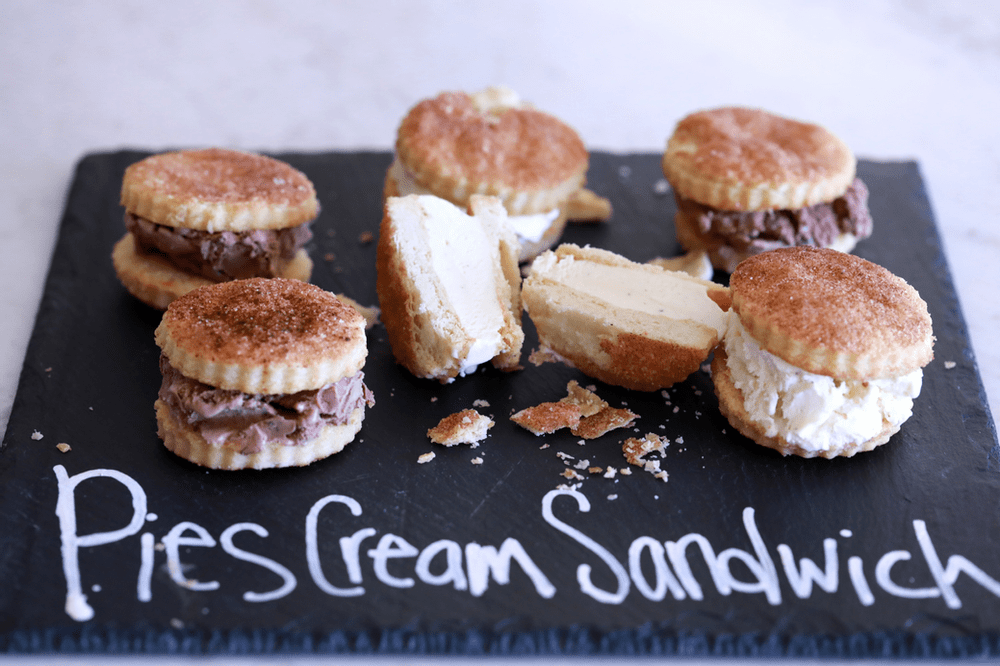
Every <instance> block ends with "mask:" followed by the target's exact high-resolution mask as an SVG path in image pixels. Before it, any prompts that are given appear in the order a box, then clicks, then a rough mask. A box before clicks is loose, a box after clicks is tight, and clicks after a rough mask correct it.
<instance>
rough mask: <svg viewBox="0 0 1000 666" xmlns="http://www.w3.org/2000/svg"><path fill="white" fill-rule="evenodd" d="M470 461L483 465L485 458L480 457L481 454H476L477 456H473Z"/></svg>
mask: <svg viewBox="0 0 1000 666" xmlns="http://www.w3.org/2000/svg"><path fill="white" fill-rule="evenodd" d="M469 462H471V463H472V464H473V465H482V464H483V459H482V458H480V457H479V456H476V457H475V458H473V459H472V460H470V461H469Z"/></svg>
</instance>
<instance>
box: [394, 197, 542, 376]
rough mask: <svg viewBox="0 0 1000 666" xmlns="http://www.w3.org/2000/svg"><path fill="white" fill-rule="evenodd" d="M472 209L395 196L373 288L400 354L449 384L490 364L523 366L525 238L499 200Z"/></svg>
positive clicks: (478, 201) (410, 365)
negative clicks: (521, 252) (521, 264)
mask: <svg viewBox="0 0 1000 666" xmlns="http://www.w3.org/2000/svg"><path fill="white" fill-rule="evenodd" d="M469 205H470V209H469V212H468V213H466V211H465V210H463V209H461V208H458V207H456V206H455V205H454V204H452V203H450V202H448V201H446V200H444V199H441V198H439V197H435V196H431V195H412V194H411V195H408V196H405V197H389V198H388V199H387V200H386V203H385V213H384V216H383V219H382V224H381V227H380V230H379V241H378V248H377V251H376V269H377V278H376V289H377V291H378V299H379V306H380V308H381V311H382V323H383V325H384V326H385V330H386V334H387V335H388V338H389V344H390V346H391V347H392V353H393V355H394V356H395V358H396V360H397V361H398V362H399V363H400V364H402V365H403V366H404V367H406V368H407V369H408V370H409V371H410V372H412V373H413V374H414V375H416V376H418V377H423V378H428V379H437V380H439V381H442V382H450V381H452V380H454V379H455V377H458V376H462V375H466V374H469V373H470V372H473V371H474V370H475V369H476V368H477V367H479V366H480V365H482V364H484V363H491V364H492V365H493V366H494V367H496V368H499V369H501V370H514V369H516V368H518V367H520V357H521V346H522V344H523V342H524V332H523V331H522V330H521V300H520V286H521V274H520V272H519V270H518V265H517V252H518V243H517V239H516V238H515V237H514V234H513V232H512V231H511V229H510V227H509V226H508V225H507V224H506V217H507V212H506V210H505V209H504V207H503V204H502V203H501V202H500V200H499V199H497V198H495V197H485V196H479V195H473V196H472V197H470V201H469Z"/></svg>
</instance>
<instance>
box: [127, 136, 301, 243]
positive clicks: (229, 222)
mask: <svg viewBox="0 0 1000 666" xmlns="http://www.w3.org/2000/svg"><path fill="white" fill-rule="evenodd" d="M121 203H122V205H123V206H125V209H126V210H128V211H129V212H130V213H132V214H134V215H138V216H139V217H144V218H146V219H147V220H150V221H152V222H156V223H157V224H164V225H167V226H170V227H184V228H187V229H198V230H202V231H211V232H216V231H248V230H251V229H283V228H286V227H294V226H298V225H300V224H303V223H305V222H309V221H310V220H312V219H314V218H315V217H316V215H317V214H318V212H319V203H318V201H317V200H316V189H315V188H314V187H313V184H312V182H311V181H310V180H309V179H308V178H307V177H306V175H305V174H303V173H302V172H301V171H298V170H297V169H294V168H292V167H291V166H290V165H288V164H286V163H284V162H282V161H280V160H276V159H273V158H270V157H265V156H263V155H256V154H253V153H243V152H237V151H234V150H224V149H221V148H209V149H206V150H183V151H179V152H173V153H162V154H159V155H153V156H151V157H147V158H146V159H144V160H141V161H139V162H136V163H135V164H133V165H131V166H129V167H128V168H127V169H126V170H125V176H124V178H123V179H122V192H121Z"/></svg>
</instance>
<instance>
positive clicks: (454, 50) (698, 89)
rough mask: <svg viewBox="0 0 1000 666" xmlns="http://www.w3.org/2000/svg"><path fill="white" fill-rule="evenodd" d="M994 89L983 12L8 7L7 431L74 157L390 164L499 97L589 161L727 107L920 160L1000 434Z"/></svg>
mask: <svg viewBox="0 0 1000 666" xmlns="http://www.w3.org/2000/svg"><path fill="white" fill-rule="evenodd" d="M998 71H1000V4H997V3H972V2H957V1H952V2H929V1H926V2H920V1H907V0H818V1H816V2H811V3H806V2H801V1H800V0H768V1H758V2H742V1H739V0H716V1H712V2H684V3H680V2H677V3H673V2H641V1H639V0H618V1H617V2H606V1H603V0H573V1H558V2H547V3H543V2H532V1H529V0H515V1H508V2H504V3H497V2H482V1H478V0H477V1H475V2H443V1H441V2H410V3H407V2H381V3H380V2H375V1H373V0H364V1H341V2H320V1H315V2H296V1H289V0H282V1H277V0H257V1H255V2H234V1H223V2H203V1H202V0H172V1H171V2H169V3H166V2H157V3H143V2H127V1H124V0H116V1H105V2H99V1H97V0H91V1H87V2H80V3H68V2H52V3H47V2H4V3H2V8H0V284H2V285H3V288H2V289H0V320H2V321H3V322H4V323H3V325H2V326H0V432H2V431H3V430H5V428H6V424H7V419H8V417H9V414H10V408H11V403H12V401H13V398H14V393H15V390H16V386H17V379H18V375H19V372H20V369H21V364H22V361H23V357H24V352H25V349H26V346H27V342H28V338H29V335H30V332H31V328H32V324H33V321H34V316H35V312H36V310H37V308H38V304H39V300H40V297H41V293H42V286H43V282H44V279H45V276H46V273H47V270H48V265H49V261H50V257H51V253H52V249H53V246H54V242H55V237H56V233H57V228H58V223H59V220H60V215H61V212H62V207H63V205H64V202H65V197H66V195H67V189H68V186H69V183H70V180H71V177H72V173H73V169H74V166H75V163H76V161H77V160H78V159H79V158H80V157H81V156H82V155H84V154H86V153H89V152H95V151H105V150H113V149H117V148H123V147H130V148H141V149H150V150H157V149H161V148H170V147H180V146H208V145H219V146H226V147H232V148H242V149H250V150H266V151H282V150H303V151H327V150H339V149H358V148H376V149H390V148H391V146H392V142H393V140H394V136H395V131H396V127H397V124H398V122H399V120H400V118H401V117H402V116H403V114H404V113H405V112H406V110H407V109H408V108H409V107H410V106H412V105H413V104H414V103H415V102H417V101H419V100H420V99H423V98H425V97H428V96H431V95H434V94H436V93H437V92H440V91H442V90H478V89H480V88H483V87H485V86H487V85H492V84H506V85H508V86H510V87H512V88H514V89H516V90H517V91H519V92H520V93H521V95H522V96H523V97H524V98H526V99H528V100H530V101H532V102H533V103H534V104H535V105H536V106H538V107H539V108H541V109H544V110H547V111H549V112H551V113H554V114H555V115H558V116H559V117H561V118H562V119H564V120H565V121H567V122H568V123H570V124H571V125H573V126H574V127H575V128H576V129H577V130H578V131H579V132H580V134H581V136H583V138H584V140H585V141H586V142H587V144H588V145H589V147H590V148H591V149H594V150H611V151H620V152H628V151H661V150H662V149H663V146H664V143H665V141H666V138H667V136H668V135H669V134H670V132H671V130H672V128H673V125H674V123H675V122H676V121H677V120H678V119H679V118H681V117H682V116H684V115H685V114H687V113H689V112H690V111H693V110H696V109H701V108H706V107H712V106H719V105H729V104H740V105H750V106H759V107H762V108H766V109H769V110H772V111H775V112H778V113H781V114H784V115H788V116H792V117H796V118H800V119H804V120H810V121H814V122H818V123H821V124H823V125H825V126H827V127H828V128H829V129H831V130H833V131H834V132H835V133H837V134H838V135H840V136H841V137H842V138H843V139H844V140H845V141H846V142H847V143H848V144H849V145H850V146H851V147H852V148H853V149H854V151H855V153H856V154H857V155H858V156H859V157H860V158H869V159H887V160H900V159H914V160H917V161H918V162H919V164H920V168H921V172H922V174H923V177H924V179H925V182H926V184H927V189H928V192H929V195H930V199H931V205H932V207H933V209H934V211H935V213H936V216H937V221H938V226H939V229H940V233H941V236H942V238H943V241H944V246H945V252H946V255H947V258H948V261H949V264H950V266H951V270H952V275H953V277H954V280H955V284H956V287H957V291H958V294H959V299H960V302H961V305H962V308H963V311H964V315H965V318H966V322H967V324H968V327H969V332H970V337H971V341H972V347H973V350H974V353H975V356H976V358H977V360H978V364H979V369H980V373H981V376H982V378H983V381H984V384H985V386H986V392H987V396H988V400H989V405H990V408H991V411H992V412H993V413H994V414H996V413H997V407H998V405H1000V355H998V353H997V348H996V347H994V346H993V344H991V342H992V341H993V337H992V336H993V335H995V334H996V333H995V332H996V331H997V330H998V329H1000V299H998V298H997V296H996V293H995V291H996V285H997V284H998V278H1000V271H998V268H997V266H998V255H1000V212H998V209H997V192H998V191H1000V122H998V120H997V118H998V115H1000V75H998V74H997V72H998ZM875 223H876V224H878V220H876V221H875ZM108 224H113V225H120V224H121V220H120V219H113V220H108ZM109 251H110V248H109ZM944 360H954V361H956V362H960V363H961V362H963V359H958V358H956V359H944ZM18 661H20V662H21V663H25V662H24V661H23V660H20V659H19V660H18ZM178 661H180V660H178ZM213 661H214V660H213ZM615 661H617V660H608V663H611V662H615ZM420 662H421V660H416V659H414V660H409V661H408V662H407V663H420ZM30 663H75V662H71V661H61V660H45V661H32V662H30ZM184 663H187V662H184ZM253 663H264V661H254V662H253ZM283 663H287V662H283ZM588 663H597V662H588Z"/></svg>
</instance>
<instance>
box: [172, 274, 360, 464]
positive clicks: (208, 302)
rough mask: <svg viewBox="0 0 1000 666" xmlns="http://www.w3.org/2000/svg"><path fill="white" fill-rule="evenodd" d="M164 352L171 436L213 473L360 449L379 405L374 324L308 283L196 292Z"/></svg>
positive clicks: (236, 285)
mask: <svg viewBox="0 0 1000 666" xmlns="http://www.w3.org/2000/svg"><path fill="white" fill-rule="evenodd" d="M156 344H157V345H159V347H160V349H161V355H160V370H161V371H162V374H163V383H162V386H161V387H160V392H159V398H158V399H157V400H156V405H155V406H156V419H157V424H158V427H159V435H160V437H161V439H162V440H163V443H164V444H165V445H166V447H167V448H168V449H169V450H170V451H173V452H174V453H175V454H177V455H178V456H180V457H182V458H185V459H187V460H190V461H191V462H193V463H196V464H198V465H202V466H204V467H210V468H214V469H248V468H253V469H263V468H270V467H288V466H302V465H308V464H309V463H311V462H314V461H316V460H319V459H321V458H325V457H327V456H329V455H331V454H334V453H337V452H338V451H340V450H342V449H343V448H344V447H345V446H346V445H347V444H348V443H349V442H351V441H352V440H353V439H354V436H355V435H356V434H357V432H358V431H359V430H360V429H361V424H362V421H363V420H364V418H365V406H366V405H367V406H369V407H370V406H372V405H374V404H375V400H374V396H373V395H372V392H371V391H370V390H369V389H368V387H367V386H365V383H364V372H363V371H362V368H363V367H364V364H365V359H366V357H367V355H368V347H367V340H366V337H365V320H364V317H362V316H361V315H360V314H359V313H358V312H357V310H355V309H354V308H353V307H351V306H350V305H348V304H347V303H344V302H343V301H341V300H340V299H339V298H337V297H336V296H334V295H333V294H331V293H329V292H326V291H324V290H322V289H320V288H319V287H315V286H313V285H310V284H306V283H305V282H300V281H299V280H290V279H283V278H271V279H266V278H250V279H246V280H234V281H230V282H222V283H218V284H214V285H209V286H203V287H199V288H197V289H194V290H192V291H191V292H189V293H187V294H186V295H184V296H181V297H180V298H177V299H175V300H174V301H173V302H172V303H171V304H170V306H169V307H168V308H167V310H166V312H165V313H164V315H163V319H162V321H161V323H160V325H159V326H158V327H157V329H156Z"/></svg>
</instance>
